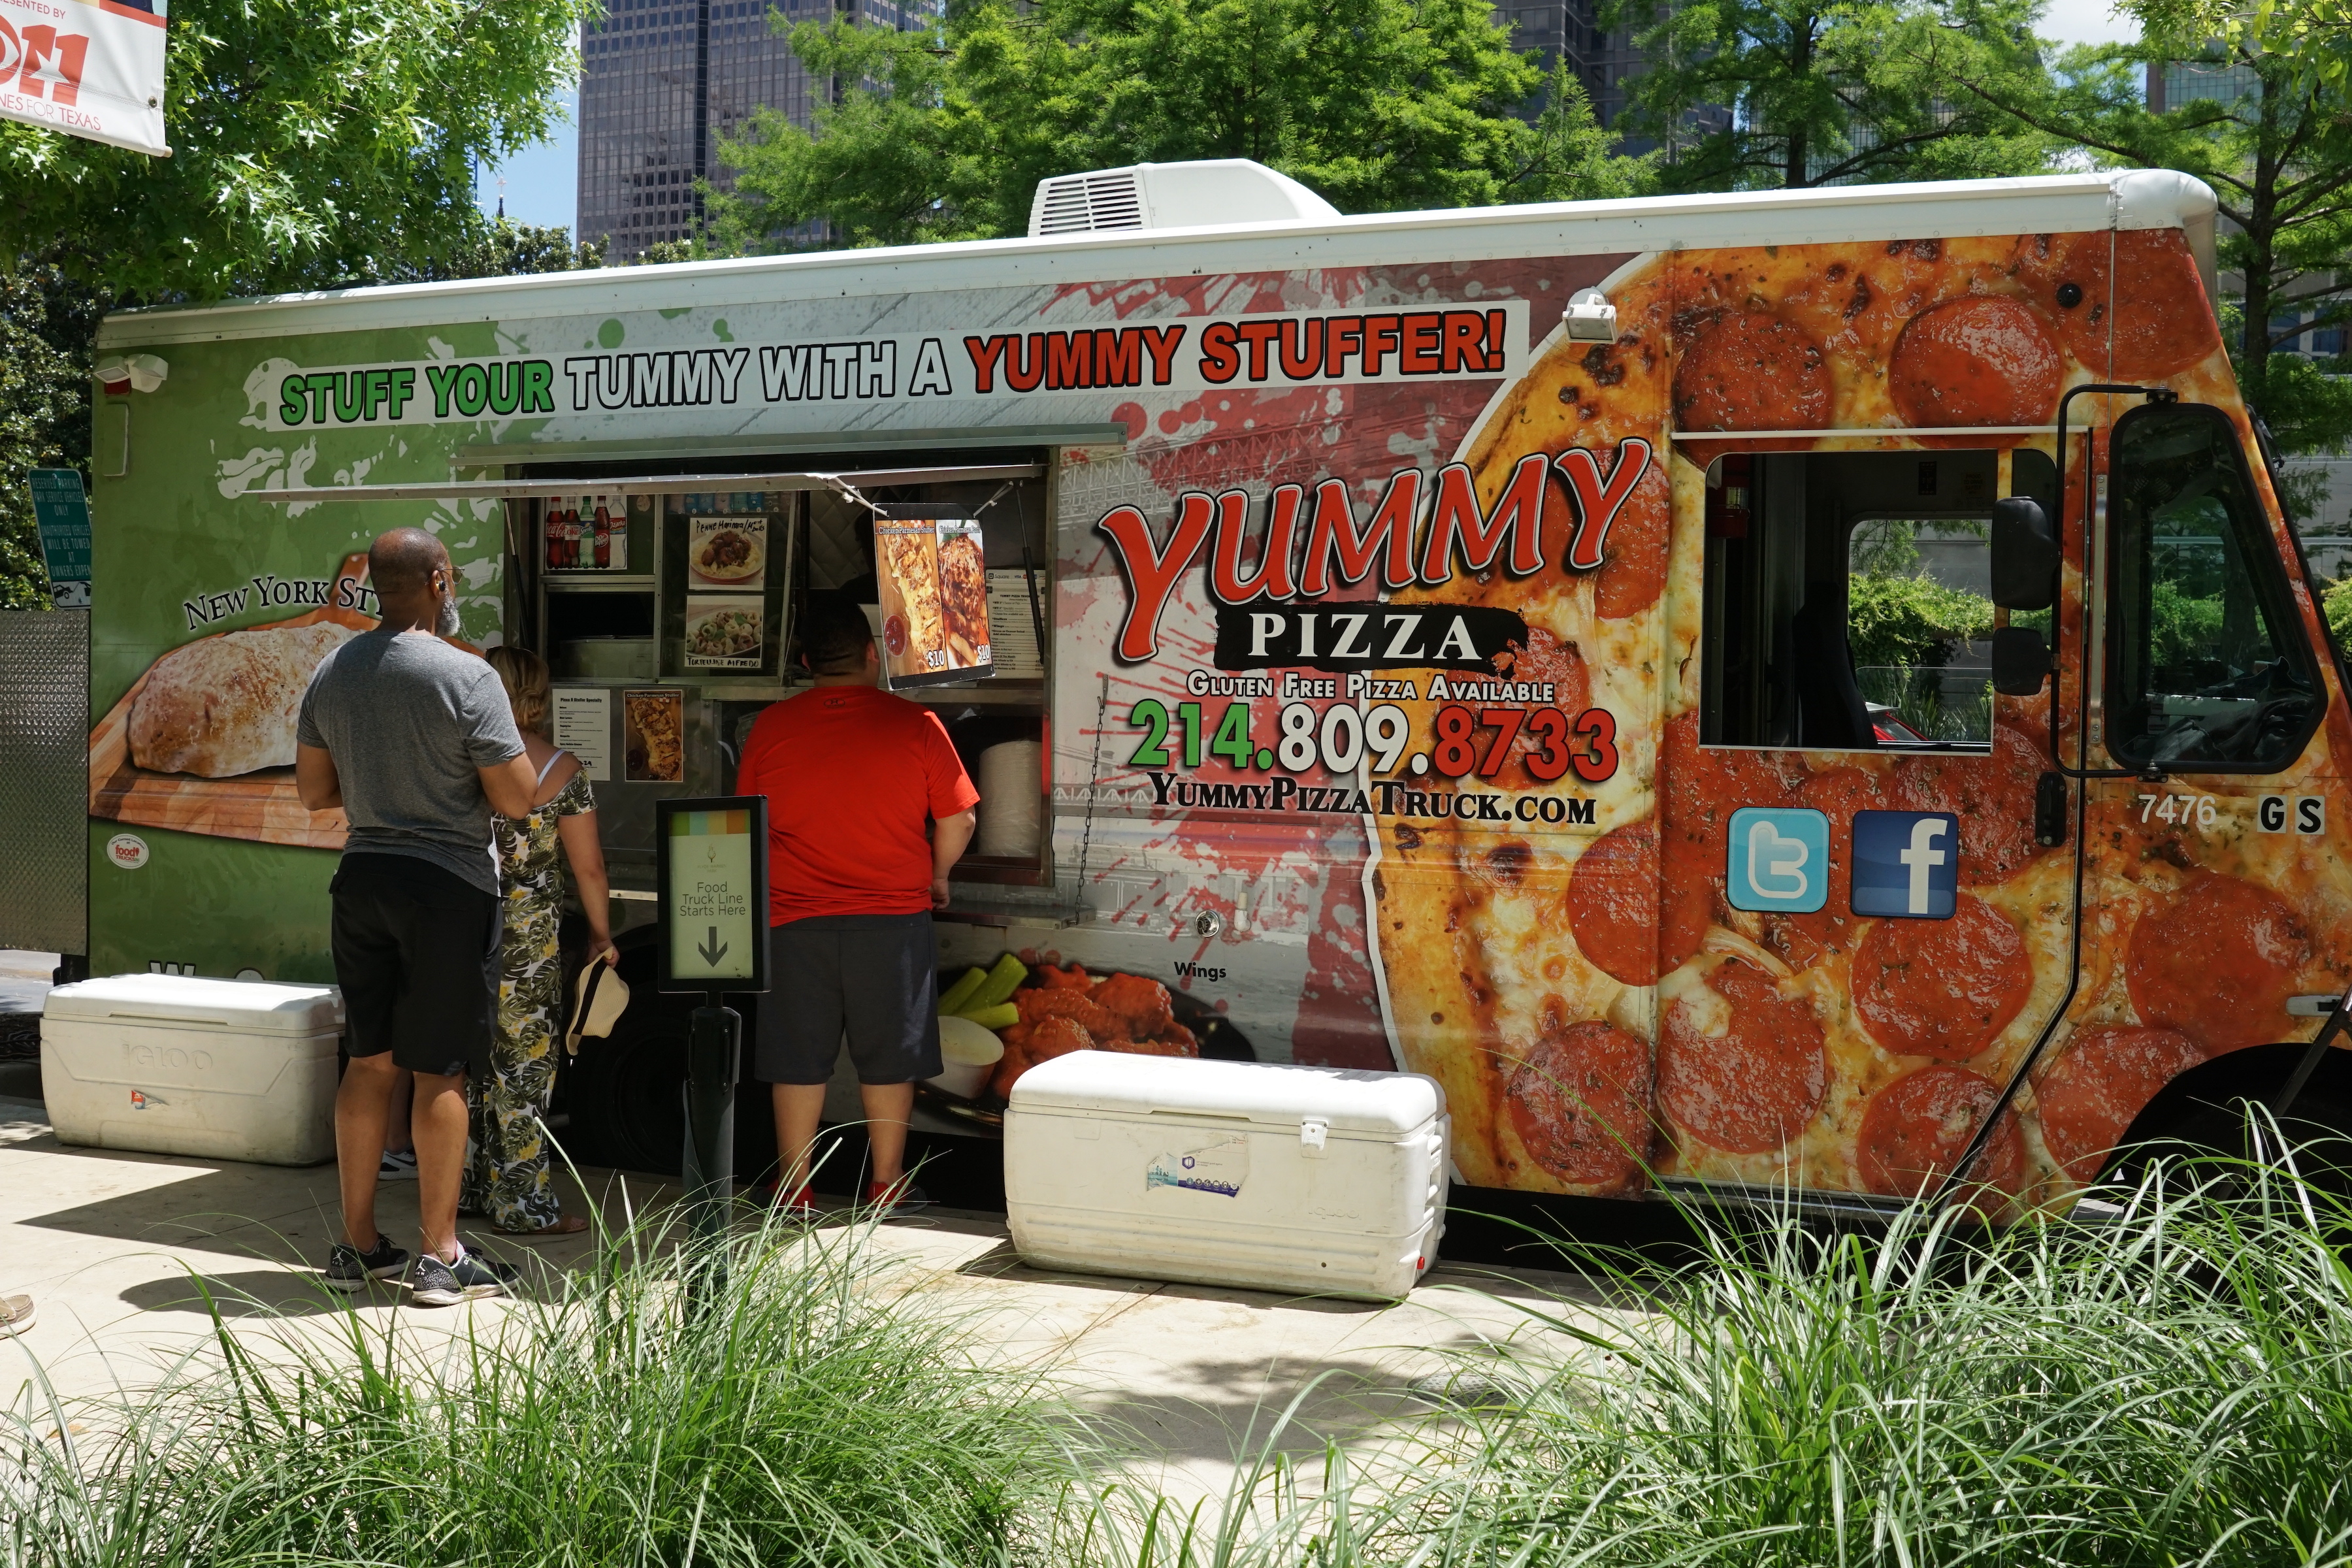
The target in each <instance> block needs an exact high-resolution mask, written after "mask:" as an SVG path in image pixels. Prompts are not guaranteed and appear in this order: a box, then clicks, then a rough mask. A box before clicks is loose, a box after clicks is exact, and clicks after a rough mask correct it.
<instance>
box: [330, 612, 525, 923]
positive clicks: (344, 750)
mask: <svg viewBox="0 0 2352 1568" xmlns="http://www.w3.org/2000/svg"><path fill="white" fill-rule="evenodd" d="M295 735H296V738H297V739H298V740H299V741H300V742H301V743H302V744H303V745H306V746H323V747H325V748H326V750H327V753H328V754H329V755H330V756H331V757H333V758H334V759H335V773H336V774H337V776H338V777H339V778H341V781H342V786H343V812H344V815H345V816H349V817H350V818H351V824H352V831H351V837H349V838H348V839H347V840H346V841H345V842H344V845H343V853H344V854H346V855H410V856H414V857H415V858H417V859H420V860H429V861H431V862H432V863H433V864H434V865H436V866H439V867H443V868H446V869H447V870H449V871H450V872H452V873H454V874H455V875H457V876H459V877H462V878H464V879H466V880H467V881H468V882H470V883H472V884H473V885H474V886H475V887H477V888H479V889H482V890H483V891H484V892H486V893H488V894H490V895H491V896H493V897H496V896H497V894H498V890H499V866H498V857H497V852H496V851H495V850H494V849H493V848H492V847H491V846H490V803H489V799H488V796H486V795H483V794H482V781H481V779H480V777H479V776H478V773H476V771H475V770H477V769H478V768H490V767H496V766H498V764H499V763H503V762H507V761H509V760H510V759H511V758H513V757H515V756H516V755H518V754H519V753H520V752H521V751H522V734H521V732H520V731H518V730H517V729H516V728H515V721H514V712H513V710H511V709H510V708H509V707H508V706H507V693H506V688H505V687H503V686H501V685H500V684H499V672H498V671H497V670H495V669H492V668H490V667H489V666H488V664H487V663H485V662H484V661H482V660H481V659H478V658H475V657H474V656H473V655H472V654H469V653H467V652H465V651H464V650H463V649H461V648H454V647H450V646H449V645H448V644H447V643H445V642H443V641H442V640H441V639H440V638H438V637H430V636H427V635H426V634H425V633H423V632H416V633H394V632H389V631H384V630H382V629H378V630H375V631H372V632H362V633H361V634H360V635H359V636H358V637H353V638H352V639H351V641H349V642H347V643H345V644H343V645H342V646H341V647H339V648H337V649H335V650H334V651H333V652H332V653H331V654H329V655H328V656H327V657H326V658H324V659H321V660H320V663H319V668H318V669H317V670H316V671H314V672H313V673H312V675H311V677H310V688H309V689H307V690H306V691H304V692H303V693H302V717H301V721H300V723H299V727H298V728H297V730H296V731H295Z"/></svg>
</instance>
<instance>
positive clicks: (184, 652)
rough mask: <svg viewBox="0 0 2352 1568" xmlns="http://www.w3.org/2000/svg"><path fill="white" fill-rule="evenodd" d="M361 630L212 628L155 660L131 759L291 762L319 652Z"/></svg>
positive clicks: (239, 769) (244, 768)
mask: <svg viewBox="0 0 2352 1568" xmlns="http://www.w3.org/2000/svg"><path fill="white" fill-rule="evenodd" d="M353 635H354V634H353V633H352V629H351V628H350V627H348V626H338V625H336V624H335V623H333V622H331V621H321V622H320V623H318V624H317V625H315V626H267V627H261V628H258V629H256V630H253V631H247V632H229V633H227V634H226V635H224V636H221V637H205V638H204V639H203V640H202V641H200V642H193V643H190V644H188V645H187V646H186V647H179V648H174V649H173V650H172V651H171V652H170V653H167V654H165V655H164V656H163V658H159V659H157V660H156V661H155V664H154V668H152V669H150V670H149V671H148V673H147V680H146V684H145V685H143V686H142V687H141V688H140V690H139V695H138V697H137V698H136V699H135V700H132V702H131V719H130V724H129V726H128V738H129V741H130V746H131V761H132V762H133V763H137V764H138V765H139V766H141V767H142V768H147V769H150V770H152V772H155V773H194V774H195V775H196V776H197V777H199V778H208V779H221V778H231V777H234V776H236V774H239V773H254V772H257V771H258V770H260V769H262V768H290V767H292V766H293V765H294V721H295V717H296V715H297V714H298V713H299V711H300V710H301V706H302V693H303V691H304V689H306V688H308V687H309V685H310V672H311V671H313V670H315V669H317V668H319V661H320V659H322V658H326V657H327V655H328V654H329V653H330V652H331V651H332V650H333V649H334V648H336V647H340V646H341V644H342V643H343V642H345V641H346V640H348V639H349V638H350V637H352V636H353Z"/></svg>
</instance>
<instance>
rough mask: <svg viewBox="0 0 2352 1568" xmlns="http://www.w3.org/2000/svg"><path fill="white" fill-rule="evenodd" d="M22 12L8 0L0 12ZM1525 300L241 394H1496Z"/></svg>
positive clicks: (593, 357) (425, 406)
mask: <svg viewBox="0 0 2352 1568" xmlns="http://www.w3.org/2000/svg"><path fill="white" fill-rule="evenodd" d="M14 3H16V0H0V5H7V4H14ZM1529 309H1530V307H1529V305H1528V301H1527V300H1500V301H1497V302H1496V303H1493V304H1481V305H1479V306H1477V307H1476V308H1475V309H1465V308H1461V307H1454V308H1451V309H1438V308H1433V309H1429V310H1411V309H1404V308H1399V309H1392V310H1344V311H1307V312H1297V313H1292V314H1286V315H1243V316H1234V317H1231V318H1224V317H1215V318H1211V319H1209V320H1206V321H1201V320H1185V321H1160V322H1153V323H1150V324H1143V325H1136V326H1112V327H1077V328H1064V329H1056V330H1052V331H1022V332H989V331H942V332H934V333H902V334H898V335H892V336H875V337H865V338H857V339H850V340H845V341H843V342H787V343H742V344H736V345H732V346H727V347H720V348H692V349H656V350H654V351H651V352H648V353H577V354H551V355H547V356H545V357H527V356H517V357H513V358H506V359H493V360H480V359H466V360H459V359H449V360H412V361H408V362H405V363H390V364H386V363H378V364H361V365H348V364H347V365H332V366H321V367H318V368H312V367H309V366H303V365H296V364H291V363H287V362H286V361H283V360H278V361H273V362H271V363H269V364H268V365H265V366H263V367H262V369H261V370H260V371H258V372H257V373H256V377H255V379H254V380H251V381H248V382H247V387H246V391H247V395H248V396H249V397H251V398H252V399H253V401H254V403H255V405H257V406H256V412H257V414H258V415H259V416H261V417H260V419H259V421H258V423H259V424H260V426H261V427H262V428H264V429H268V430H315V429H320V428H330V429H332V428H340V427H344V426H386V425H442V424H447V423H450V422H452V421H457V422H465V423H470V422H472V421H474V420H478V419H486V418H496V419H503V418H509V417H525V418H527V417H530V416H534V415H577V414H617V413H621V412H623V411H625V410H633V409H634V410H646V409H678V410H686V409H709V410H710V411H711V412H712V413H714V414H720V415H724V414H725V413H727V412H728V411H729V410H730V409H752V408H758V407H761V406H762V405H777V404H826V405H844V406H855V405H887V404H890V403H894V402H900V403H924V402H927V401H931V400H950V399H952V400H956V401H963V400H967V399H982V400H988V401H994V402H1012V401H1016V400H1019V399H1022V398H1025V397H1029V396H1035V395H1045V394H1049V393H1094V394H1100V393H1103V392H1109V391H1118V390H1124V389H1130V388H1131V389H1134V390H1136V391H1138V392H1150V391H1155V390H1157V391H1163V392H1181V393H1195V394H1197V393H1209V392H1215V391H1219V390H1225V389H1230V390H1234V391H1241V390H1244V389H1246V390H1251V391H1258V392H1265V391H1290V390H1295V389H1298V388H1303V387H1308V386H1361V385H1367V384H1413V383H1417V382H1439V381H1464V380H1475V381H1494V380H1496V379H1497V378H1500V377H1502V376H1507V375H1517V374H1520V373H1522V372H1523V371H1525V370H1526V368H1527V365H1528V325H1529V321H1530V317H1529Z"/></svg>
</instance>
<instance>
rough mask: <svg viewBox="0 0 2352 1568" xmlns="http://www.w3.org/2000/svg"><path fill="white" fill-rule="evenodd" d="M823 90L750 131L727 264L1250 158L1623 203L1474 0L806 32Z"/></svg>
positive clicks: (947, 229) (1332, 173)
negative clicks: (1073, 188)
mask: <svg viewBox="0 0 2352 1568" xmlns="http://www.w3.org/2000/svg"><path fill="white" fill-rule="evenodd" d="M792 39H793V50H794V52H795V53H796V54H797V55H798V56H799V57H800V58H801V60H802V62H803V64H804V65H805V66H806V67H807V68H808V69H809V71H810V72H811V74H812V75H813V76H815V77H817V78H819V79H827V80H831V81H833V82H836V83H838V84H840V86H841V90H840V93H839V95H838V100H837V101H835V102H833V103H830V104H827V105H825V106H824V107H821V108H820V109H819V110H818V111H817V116H816V123H815V126H814V130H813V131H809V132H803V131H801V130H799V129H797V128H795V127H793V126H792V125H791V124H790V123H789V122H787V121H785V120H784V119H783V117H782V116H781V115H779V114H776V113H773V112H766V113H761V114H759V115H755V116H754V117H753V118H752V120H751V121H750V123H749V124H748V125H747V127H746V133H745V135H744V136H743V137H742V138H741V139H740V140H730V141H726V142H722V143H721V144H720V153H719V155H720V158H721V160H722V161H723V162H725V163H728V164H730V166H732V167H733V168H734V169H735V170H736V171H737V173H736V175H735V182H734V183H735V193H734V195H729V196H719V197H716V198H714V199H713V201H712V204H711V205H712V208H713V211H714V213H715V216H716V232H717V234H718V236H719V242H720V243H721V244H722V245H725V246H729V247H736V248H746V249H770V248H782V247H791V246H793V244H795V243H798V242H801V241H802V240H803V238H804V237H805V236H807V235H808V234H809V233H810V232H811V226H813V225H814V224H817V223H819V222H823V223H825V224H827V225H829V226H831V230H832V235H833V237H834V239H835V242H840V241H847V242H848V243H850V244H853V245H875V244H897V243H904V242H908V241H915V240H948V239H967V238H979V237H989V236H995V235H1005V234H1019V233H1022V232H1024V231H1025V229H1026V228H1027V226H1028V221H1029V206H1030V201H1031V197H1032V195H1033V193H1034V190H1035V188H1036V185H1037V183H1038V181H1040V180H1042V179H1045V178H1046V177H1048V176H1050V175H1054V174H1068V173H1071V172H1073V171H1076V170H1081V169H1091V168H1102V167H1107V166H1114V165H1118V164H1124V163H1144V162H1152V163H1169V162H1177V161H1181V160H1185V159H1195V158H1252V159H1255V160H1256V161H1258V162H1259V163H1265V164H1267V165H1269V166H1271V167H1273V168H1276V169H1279V170H1281V171H1282V172H1283V173H1285V174H1289V175H1291V176H1292V177H1293V178H1295V179H1297V180H1299V181H1300V182H1302V183H1303V184H1307V185H1308V186H1309V187H1311V188H1312V189H1314V190H1315V191H1317V192H1318V193H1319V194H1320V195H1323V196H1324V197H1325V198H1326V199H1327V200H1328V201H1329V202H1330V203H1331V204H1332V205H1335V206H1337V207H1339V208H1340V209H1341V210H1343V211H1348V212H1379V211H1393V210H1400V209H1408V208H1420V207H1446V206H1473V205H1485V204H1488V203H1494V202H1500V201H1515V200H1541V199H1554V198H1559V197H1565V196H1580V195H1592V196H1597V195H1626V194H1632V193H1633V192H1634V191H1635V190H1638V189H1640V188H1641V187H1642V185H1643V182H1644V179H1645V175H1646V168H1645V165H1643V163H1640V162H1638V161H1635V160H1628V159H1620V158H1617V157H1615V156H1614V154H1613V153H1612V145H1613V142H1614V138H1613V137H1612V136H1610V135H1609V133H1607V132H1603V131H1601V129H1600V128H1599V127H1598V126H1597V125H1595V124H1594V123H1593V121H1592V117H1591V106H1590V104H1589V103H1587V102H1585V101H1584V100H1583V95H1582V92H1581V90H1580V89H1578V88H1577V87H1576V86H1575V84H1574V82H1573V81H1572V79H1570V78H1568V77H1566V76H1565V75H1564V74H1563V75H1559V76H1556V77H1555V78H1554V79H1553V82H1552V83H1551V85H1550V89H1549V92H1546V93H1544V94H1543V102H1542V106H1541V110H1540V112H1539V113H1538V115H1537V116H1536V117H1535V119H1534V120H1533V121H1529V120H1527V119H1522V118H1520V117H1519V114H1518V111H1519V110H1523V109H1526V108H1528V107H1530V104H1531V100H1536V99H1537V98H1538V93H1539V91H1541V90H1542V89H1543V88H1544V86H1545V84H1544V83H1543V81H1542V78H1541V73H1540V72H1538V70H1537V68H1535V66H1534V65H1533V64H1532V63H1530V60H1529V58H1527V57H1524V56H1521V55H1519V54H1517V53H1516V52H1514V51H1513V50H1512V49H1511V48H1510V47H1509V37H1508V32H1507V29H1506V28H1505V27H1503V26H1499V25H1498V24H1497V23H1496V21H1495V19H1494V16H1493V13H1492V10H1491V7H1490V6H1489V5H1487V4H1486V0H1360V3H1359V4H1357V5H1352V6H1349V7H1344V8H1342V7H1334V6H1329V5H1321V4H1318V3H1315V0H1034V3H1032V0H968V3H965V4H960V5H956V6H954V7H952V8H951V9H950V11H949V13H948V16H947V18H946V20H945V21H944V22H943V23H942V24H941V26H940V28H939V30H937V31H936V32H932V33H894V32H888V31H885V30H882V29H877V28H866V27H858V26H854V25H850V24H845V23H835V24H831V25H819V24H815V23H803V24H801V25H800V26H797V27H795V28H793V31H792Z"/></svg>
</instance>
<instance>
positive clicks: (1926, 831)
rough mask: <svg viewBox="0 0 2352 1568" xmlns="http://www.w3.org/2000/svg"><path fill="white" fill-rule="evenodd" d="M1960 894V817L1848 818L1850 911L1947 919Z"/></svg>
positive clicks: (1865, 814) (1886, 814)
mask: <svg viewBox="0 0 2352 1568" xmlns="http://www.w3.org/2000/svg"><path fill="white" fill-rule="evenodd" d="M1959 896H1960V819H1959V818H1958V817H1957V816H1953V815H1952V814H1951V813H1950V812H1948V811H1858V812H1855V813H1854V815H1853V912H1854V913H1855V914H1858V915H1874V916H1880V917H1885V916H1893V917H1895V919H1898V920H1924V921H1948V920H1950V919H1951V918H1952V910H1953V909H1954V908H1955V907H1956V906H1957V905H1958V902H1959Z"/></svg>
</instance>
